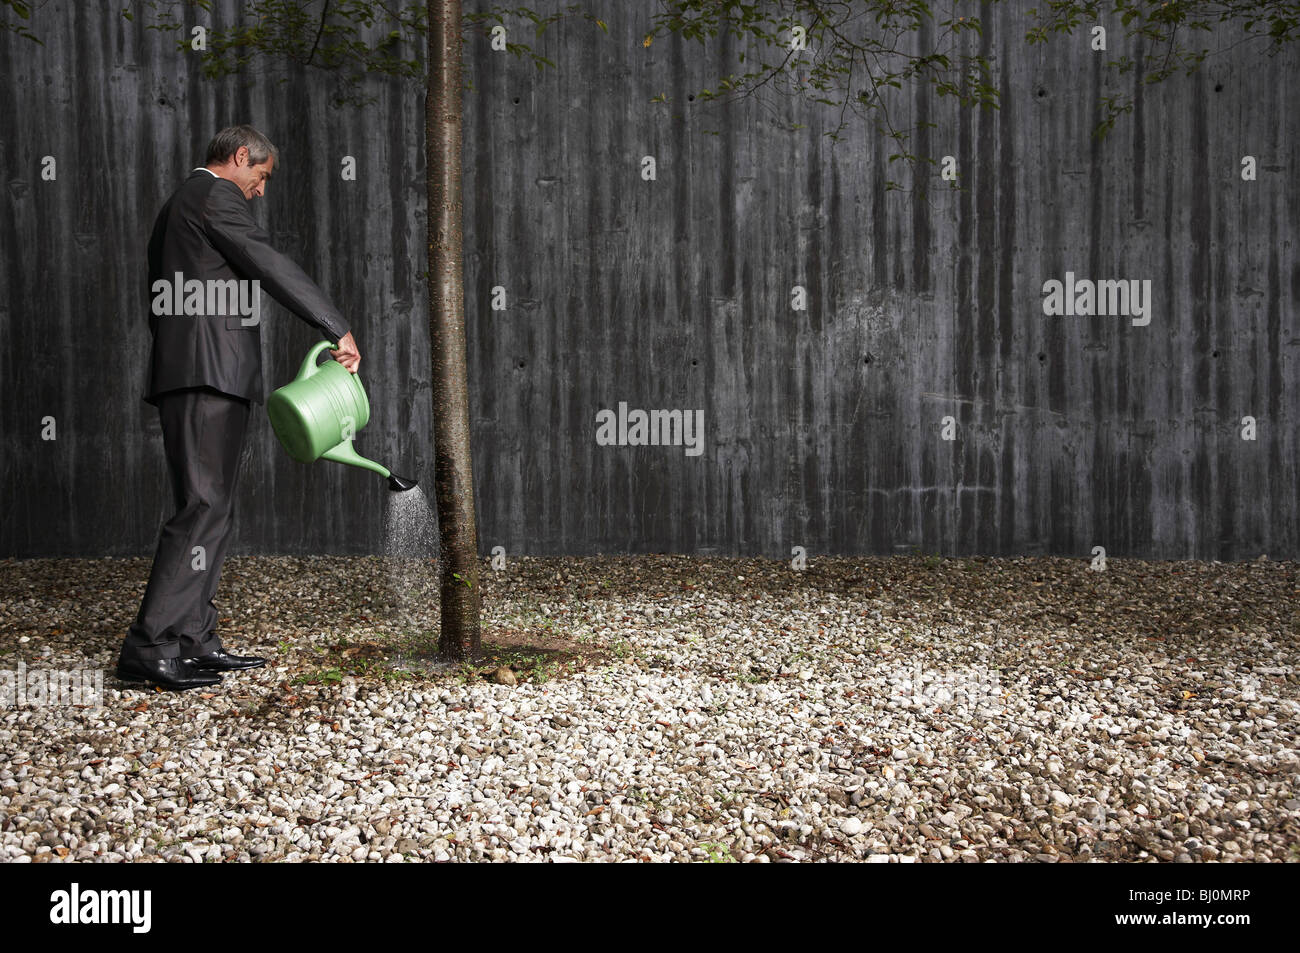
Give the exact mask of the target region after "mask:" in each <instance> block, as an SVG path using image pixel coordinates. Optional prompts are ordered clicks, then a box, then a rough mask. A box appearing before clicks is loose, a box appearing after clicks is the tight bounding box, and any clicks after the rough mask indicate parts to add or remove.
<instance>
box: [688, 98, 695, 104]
mask: <svg viewBox="0 0 1300 953" xmlns="http://www.w3.org/2000/svg"><path fill="white" fill-rule="evenodd" d="M686 101H687V102H688V103H693V102H695V97H694V96H687V97H686Z"/></svg>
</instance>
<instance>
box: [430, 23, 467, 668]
mask: <svg viewBox="0 0 1300 953" xmlns="http://www.w3.org/2000/svg"><path fill="white" fill-rule="evenodd" d="M428 13H429V64H428V88H427V90H426V93H425V116H424V135H425V140H424V141H425V165H426V167H427V173H426V174H427V176H428V199H429V208H428V218H427V222H428V229H429V345H430V347H431V348H432V359H433V452H434V461H433V470H434V474H433V476H434V484H435V499H436V504H437V508H438V588H439V592H440V595H441V599H442V612H441V618H442V637H441V638H440V639H439V642H438V654H439V655H440V656H441V657H442V658H443V659H446V660H461V659H466V658H468V659H476V658H478V656H479V578H478V568H479V566H478V527H477V524H476V522H475V519H474V475H473V466H472V463H471V460H470V441H469V386H468V374H467V372H466V361H465V277H464V276H465V272H464V262H463V241H464V232H463V231H462V226H461V182H460V180H461V168H460V146H461V7H460V0H428Z"/></svg>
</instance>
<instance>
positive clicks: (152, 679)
mask: <svg viewBox="0 0 1300 953" xmlns="http://www.w3.org/2000/svg"><path fill="white" fill-rule="evenodd" d="M117 677H118V678H120V679H121V680H122V681H124V682H148V683H149V684H150V685H159V686H161V687H163V688H169V689H171V690H172V691H174V692H181V691H184V690H185V689H187V688H204V687H206V686H209V685H217V684H219V683H220V682H221V676H220V675H216V674H213V673H212V672H202V671H199V670H198V669H197V668H195V667H194V666H193V665H191V664H190V662H189V659H183V658H159V659H141V660H138V661H129V662H123V661H119V662H118V663H117Z"/></svg>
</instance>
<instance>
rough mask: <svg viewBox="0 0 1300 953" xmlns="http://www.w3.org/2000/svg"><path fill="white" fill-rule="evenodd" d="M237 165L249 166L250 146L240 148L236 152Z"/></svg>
mask: <svg viewBox="0 0 1300 953" xmlns="http://www.w3.org/2000/svg"><path fill="white" fill-rule="evenodd" d="M235 165H237V166H246V165H248V146H240V147H239V148H238V149H236V150H235Z"/></svg>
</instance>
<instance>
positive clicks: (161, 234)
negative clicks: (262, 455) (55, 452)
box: [117, 126, 361, 689]
mask: <svg viewBox="0 0 1300 953" xmlns="http://www.w3.org/2000/svg"><path fill="white" fill-rule="evenodd" d="M278 159H279V155H278V152H277V151H276V148H275V146H273V145H272V144H271V142H270V141H269V140H268V139H267V138H266V137H265V136H263V135H262V134H261V133H259V132H258V131H257V130H256V129H254V128H253V127H251V126H232V127H230V128H228V129H223V130H222V131H221V132H219V133H217V135H216V136H215V137H214V138H213V140H212V142H211V143H210V144H209V146H208V154H207V159H206V165H205V166H203V167H201V168H198V169H195V170H193V171H192V172H191V173H190V176H189V178H188V179H186V180H185V182H184V184H182V185H181V187H180V188H179V189H177V190H176V191H175V192H174V193H173V194H172V196H171V198H170V199H168V200H167V204H166V205H164V206H163V208H162V211H161V212H159V213H158V218H157V220H156V221H155V223H154V228H153V234H152V236H151V237H150V239H149V288H150V295H151V300H152V308H151V314H150V317H149V330H150V331H151V332H152V334H153V351H152V354H151V358H150V372H149V384H148V388H147V390H146V392H145V395H144V399H145V400H146V401H148V402H149V403H151V404H153V405H155V406H156V407H157V408H158V416H159V419H160V420H161V423H162V433H163V445H164V447H165V449H166V456H167V472H168V475H169V479H170V483H171V489H172V495H173V497H174V499H175V501H176V514H175V515H174V516H173V517H172V518H171V519H169V520H168V521H167V522H166V524H165V525H164V526H163V528H162V535H161V537H160V539H159V541H158V550H157V552H156V553H155V555H154V561H153V569H152V570H151V571H150V574H149V583H148V587H147V588H146V589H145V594H144V601H143V602H142V603H141V606H140V612H139V615H138V616H137V617H136V621H135V623H134V624H133V625H132V626H131V628H130V630H129V631H128V632H127V635H126V638H125V639H124V640H123V643H122V652H121V655H120V657H119V659H118V666H117V674H118V677H119V678H122V679H124V680H128V681H143V682H148V683H150V684H155V685H160V686H162V687H164V688H170V689H186V688H196V687H199V686H203V685H213V684H216V683H217V682H219V681H220V680H221V675H220V674H219V673H221V672H225V671H236V670H240V669H248V668H257V667H259V666H261V665H263V664H265V659H262V658H258V657H256V656H236V655H230V654H229V653H227V652H226V651H225V649H224V648H223V647H222V644H221V639H220V638H219V637H218V636H217V633H216V627H217V610H216V606H215V605H214V604H213V601H212V600H213V597H214V596H215V594H216V590H217V583H218V581H219V580H220V578H221V564H222V562H223V561H224V559H225V556H226V549H227V546H228V544H229V542H230V537H231V534H232V530H233V527H234V516H235V513H234V502H235V489H236V483H237V479H238V475H239V458H240V453H241V451H242V449H243V445H244V433H245V430H246V428H247V424H248V417H249V413H250V410H251V404H252V403H261V401H262V348H261V323H260V317H259V314H260V309H259V304H258V294H259V292H260V290H261V288H263V287H264V288H265V289H266V291H268V292H269V293H270V294H271V296H272V297H273V298H275V300H276V301H278V302H280V304H282V305H284V307H286V308H287V309H289V310H290V311H292V312H293V313H294V314H296V315H297V316H298V317H300V318H302V319H303V320H304V321H306V322H307V323H308V324H310V325H311V326H312V327H314V328H316V329H317V330H318V331H320V332H321V333H322V334H324V335H325V336H326V337H327V338H328V339H329V340H331V341H337V342H338V348H337V349H336V350H335V351H334V352H333V356H334V359H335V360H337V361H338V362H339V363H340V364H342V365H343V366H344V367H346V368H347V369H348V370H349V371H351V372H352V373H354V374H355V373H356V371H357V367H358V365H359V364H360V362H361V355H360V353H359V352H358V351H357V346H356V342H355V341H354V340H353V337H352V332H351V331H350V330H349V328H348V324H347V322H346V321H344V320H343V316H342V315H341V314H340V313H339V310H338V309H337V308H335V307H334V305H333V304H332V303H331V302H330V300H329V299H328V298H327V297H326V296H325V294H324V293H323V292H322V291H321V290H320V288H318V287H317V286H316V284H315V283H314V282H313V281H312V280H311V279H310V278H309V277H307V275H306V273H305V272H303V270H302V269H301V268H299V267H298V266H297V265H296V264H294V263H293V262H292V261H290V260H289V259H288V258H286V257H285V256H284V255H282V254H280V253H279V252H277V251H276V250H275V249H273V248H272V247H271V245H270V236H269V235H267V233H266V232H265V231H264V230H263V229H261V228H260V227H259V226H258V225H257V223H256V222H255V221H254V220H253V216H252V214H251V213H250V211H249V201H250V200H251V199H252V198H253V197H254V196H260V195H262V194H264V192H265V190H266V180H267V179H268V178H269V177H270V175H271V173H272V172H273V171H274V169H275V167H276V165H277V164H278Z"/></svg>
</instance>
